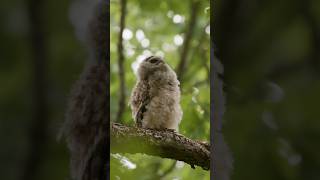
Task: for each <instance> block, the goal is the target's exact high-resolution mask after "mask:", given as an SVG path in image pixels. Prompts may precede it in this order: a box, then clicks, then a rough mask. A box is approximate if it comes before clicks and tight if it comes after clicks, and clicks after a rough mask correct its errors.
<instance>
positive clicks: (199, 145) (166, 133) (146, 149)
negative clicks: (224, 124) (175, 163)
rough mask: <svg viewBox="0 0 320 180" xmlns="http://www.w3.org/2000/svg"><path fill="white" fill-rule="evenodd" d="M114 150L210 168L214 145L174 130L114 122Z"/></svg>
mask: <svg viewBox="0 0 320 180" xmlns="http://www.w3.org/2000/svg"><path fill="white" fill-rule="evenodd" d="M110 132H111V133H110V138H111V153H130V154H135V153H143V154H148V155H153V156H159V157H162V158H170V159H174V160H179V161H184V162H185V163H187V164H190V166H191V167H192V168H194V166H195V165H196V166H200V167H202V168H203V169H204V170H209V169H210V147H209V145H208V144H206V143H203V142H200V141H195V140H191V139H189V138H187V137H185V136H183V135H181V134H178V133H176V132H174V131H172V130H155V129H143V128H138V127H128V126H124V125H121V124H118V123H112V125H111V128H110Z"/></svg>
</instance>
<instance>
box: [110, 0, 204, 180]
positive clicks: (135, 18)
mask: <svg viewBox="0 0 320 180" xmlns="http://www.w3.org/2000/svg"><path fill="white" fill-rule="evenodd" d="M119 2H120V1H119V0H113V1H111V8H110V14H111V17H110V21H111V26H110V28H111V31H110V38H111V40H110V41H111V42H110V53H111V72H110V74H111V77H110V79H111V80H110V93H111V98H110V99H111V100H110V107H111V109H110V110H111V120H112V121H114V119H115V116H116V113H117V111H118V101H119V76H118V65H117V61H118V52H117V43H118V33H119V21H120V3H119ZM190 2H191V1H180V0H173V1H172V0H164V1H149V0H144V1H139V0H129V1H127V14H126V23H125V29H126V31H127V33H128V34H127V36H128V40H126V39H125V40H124V41H123V44H124V54H125V64H124V66H125V85H126V102H129V97H130V94H131V89H132V88H133V86H134V84H135V82H136V76H135V74H134V71H133V68H132V65H133V64H135V62H136V61H137V59H139V58H141V57H139V56H141V55H148V54H150V53H152V54H156V55H163V56H164V58H165V60H166V61H167V63H168V64H169V65H170V66H171V67H172V68H174V69H175V68H176V67H177V64H178V63H179V61H180V56H181V48H182V46H181V45H180V46H179V45H176V44H175V42H174V38H175V36H176V38H177V37H178V38H179V37H182V38H183V37H184V36H183V34H185V32H186V29H187V25H188V22H189V19H190V14H191V12H190ZM208 7H209V1H201V4H200V8H199V12H198V13H199V14H198V18H197V19H196V26H195V27H194V34H193V37H192V39H191V43H190V44H191V45H190V48H189V50H188V63H187V67H186V69H185V74H184V77H183V83H182V97H181V106H182V109H183V111H184V114H183V119H182V122H181V124H180V127H179V131H180V133H181V134H183V135H185V136H187V137H190V138H192V139H199V140H205V141H209V136H210V85H209V74H208V71H209V69H208V68H209V67H210V51H209V48H210V43H209V42H210V41H209V39H210V36H209V34H207V33H206V32H205V29H206V27H207V26H208V25H209V22H210V18H209V14H210V13H209V11H208V10H206V8H208ZM175 15H176V22H178V23H174V21H173V18H174V16H175ZM181 19H182V20H181ZM207 30H208V28H207ZM141 32H143V35H144V36H142V35H141V34H142V33H141ZM139 33H140V36H139ZM130 34H131V35H130ZM177 35H179V36H177ZM129 37H131V38H129ZM143 39H148V40H143ZM143 41H149V44H148V43H147V44H148V45H146V44H145V46H144V45H143V43H144V42H143ZM178 44H179V43H178ZM121 123H123V124H127V125H133V123H134V122H133V120H132V118H131V110H130V108H129V106H126V107H125V113H124V116H123V118H122V120H121ZM123 156H124V157H125V158H127V159H128V161H130V162H132V163H133V164H135V165H136V167H135V168H134V169H130V168H126V166H125V164H126V163H120V160H119V159H117V158H114V157H111V178H112V179H116V177H119V178H120V179H128V178H129V177H130V179H159V177H160V175H161V173H163V172H164V171H165V170H166V169H168V168H169V167H170V165H171V164H172V163H173V161H172V160H169V159H163V158H158V157H151V156H146V155H142V154H136V155H130V154H125V155H123ZM178 164H181V163H180V162H179V163H178ZM209 175H210V174H209V172H208V171H204V170H202V169H201V168H199V167H197V168H196V169H195V170H194V169H191V167H190V166H189V165H188V164H183V165H177V166H176V167H175V168H174V169H173V170H172V171H171V172H170V173H169V174H168V175H167V176H165V177H164V179H173V178H174V177H176V178H178V179H192V178H193V179H209Z"/></svg>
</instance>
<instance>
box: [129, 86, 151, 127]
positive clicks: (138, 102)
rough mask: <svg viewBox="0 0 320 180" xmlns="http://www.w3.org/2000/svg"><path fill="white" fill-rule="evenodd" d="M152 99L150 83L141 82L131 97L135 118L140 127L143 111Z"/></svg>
mask: <svg viewBox="0 0 320 180" xmlns="http://www.w3.org/2000/svg"><path fill="white" fill-rule="evenodd" d="M150 99H151V98H150V95H149V86H148V83H145V82H139V83H138V84H137V86H136V88H135V89H134V91H133V94H132V97H131V107H132V112H133V118H134V120H135V122H136V125H137V126H138V127H142V120H143V113H144V112H146V110H147V108H146V106H147V105H148V104H149V102H150Z"/></svg>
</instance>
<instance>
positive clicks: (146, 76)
mask: <svg viewBox="0 0 320 180" xmlns="http://www.w3.org/2000/svg"><path fill="white" fill-rule="evenodd" d="M179 85H180V82H179V81H178V79H177V75H176V73H175V72H174V71H173V70H172V69H171V67H170V66H169V65H168V64H167V63H165V62H164V60H163V59H161V58H160V57H156V56H150V57H148V58H146V59H145V60H143V62H142V63H141V64H140V66H139V67H138V73H137V83H136V85H135V87H134V89H133V90H132V94H131V100H130V101H131V102H130V104H131V109H132V116H133V119H134V120H135V122H136V125H137V126H138V127H143V128H152V129H173V130H175V131H178V125H179V123H180V121H181V118H182V110H181V107H180V87H179Z"/></svg>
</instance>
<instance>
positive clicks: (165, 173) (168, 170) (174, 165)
mask: <svg viewBox="0 0 320 180" xmlns="http://www.w3.org/2000/svg"><path fill="white" fill-rule="evenodd" d="M176 164H177V161H174V162H173V163H172V164H171V166H170V167H169V168H168V169H167V170H166V171H165V172H163V174H161V175H160V176H159V177H160V178H164V177H166V176H167V175H168V174H170V173H171V172H172V171H173V170H174V168H175V167H176Z"/></svg>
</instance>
